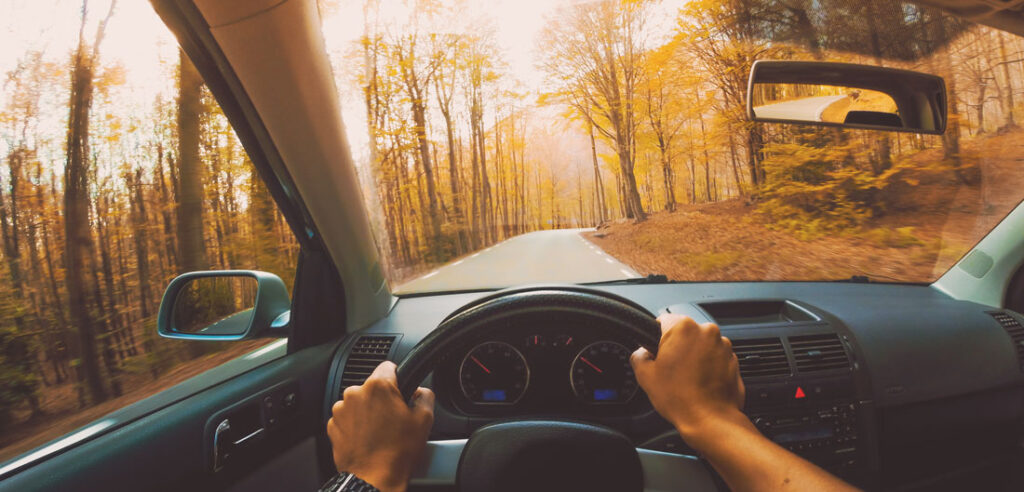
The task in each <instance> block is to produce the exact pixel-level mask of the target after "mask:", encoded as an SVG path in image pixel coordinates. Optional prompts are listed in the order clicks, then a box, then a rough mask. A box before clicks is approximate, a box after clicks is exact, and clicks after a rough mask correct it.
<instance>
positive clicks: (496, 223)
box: [321, 0, 1024, 293]
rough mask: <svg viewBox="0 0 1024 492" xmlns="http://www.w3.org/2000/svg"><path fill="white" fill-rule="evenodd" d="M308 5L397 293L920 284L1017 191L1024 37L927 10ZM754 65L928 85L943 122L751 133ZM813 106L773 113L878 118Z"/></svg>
mask: <svg viewBox="0 0 1024 492" xmlns="http://www.w3.org/2000/svg"><path fill="white" fill-rule="evenodd" d="M321 10H322V13H323V14H324V33H325V37H326V42H327V47H328V51H329V52H330V54H331V56H332V63H333V65H334V67H335V71H336V75H337V84H338V87H339V90H340V92H341V94H342V100H343V106H344V109H343V111H344V117H345V121H346V124H347V131H348V138H349V142H350V143H351V146H352V149H353V153H354V156H355V159H356V162H357V165H358V168H359V172H360V178H361V180H362V183H363V193H364V196H365V199H366V203H367V208H368V209H369V212H370V220H371V222H372V225H373V229H374V231H375V232H376V240H377V244H378V247H379V249H380V252H381V256H382V258H383V262H384V268H385V271H386V272H387V275H388V277H389V279H390V280H391V283H392V286H393V287H394V288H395V290H396V291H397V292H398V293H412V292H434V291H450V290H463V289H476V288H497V287H505V286H509V285H515V284H522V283H537V282H573V283H585V282H606V281H617V280H628V279H636V278H639V277H642V276H646V275H649V274H661V275H665V276H667V278H668V279H669V280H682V281H731V280H743V281H767V280H837V279H849V278H851V277H853V276H866V277H868V278H870V279H871V280H873V281H875V280H877V281H898V282H931V281H934V280H935V279H937V278H938V277H939V276H940V275H941V274H942V273H943V272H945V271H946V270H947V269H948V268H950V267H951V266H952V265H953V264H954V263H955V262H956V261H957V260H958V259H959V258H960V257H961V256H962V255H963V254H964V253H966V252H967V251H968V250H969V249H970V248H971V247H972V246H973V245H974V244H976V243H977V242H978V241H979V240H980V239H981V238H982V237H983V236H984V235H985V234H987V233H988V231H990V230H991V229H992V228H993V227H994V226H995V225H996V224H997V223H998V222H999V221H1000V220H1001V219H1002V218H1003V217H1004V216H1005V215H1006V214H1008V213H1009V212H1010V211H1011V210H1012V209H1013V208H1014V207H1015V206H1016V205H1017V204H1018V203H1019V202H1020V200H1021V198H1022V196H1024V173H1022V172H1021V169H1020V167H1021V164H1022V161H1024V146H1022V145H1021V144H1020V143H1019V142H1020V141H1021V137H1024V130H1022V129H1021V128H1020V127H1019V126H1018V123H1017V121H1018V120H1019V119H1020V118H1024V114H1022V113H1021V112H1020V111H1021V108H1020V101H1021V98H1022V95H1021V91H1022V89H1024V63H1022V58H1024V57H1022V56H1021V55H1022V48H1024V43H1022V40H1021V39H1020V38H1019V37H1017V36H1015V35H1011V34H1008V33H1004V32H1001V31H997V30H994V29H991V28H987V27H984V26H979V25H973V24H970V23H968V22H966V21H964V20H961V19H958V18H955V17H952V16H950V15H949V14H946V13H943V12H941V11H939V10H936V9H932V8H924V7H918V6H915V5H911V4H903V3H899V2H888V1H882V2H868V1H861V0H827V1H825V0H821V1H804V0H796V1H792V2H779V1H772V0H753V1H746V2H731V1H725V0H700V1H690V2H667V1H666V2H656V1H635V0H628V1H627V0H621V1H616V0H609V1H594V2H583V3H581V2H568V1H564V2H557V1H550V0H530V1H524V0H495V1H491V2H477V3H470V2H462V1H451V2H448V1H430V2H426V1H423V2H417V1H412V0H409V1H390V0H380V1H376V0H365V1H363V0H358V1H357V0H341V1H339V2H324V3H323V4H322V5H321ZM769 59H770V60H820V61H837V62H850V63H861V64H872V65H882V66H887V67H895V68H903V69H909V70H916V71H920V72H926V73H931V74H936V75H939V76H942V77H943V78H944V79H945V81H946V85H947V94H948V99H949V124H948V129H947V131H946V133H945V134H944V135H941V136H932V135H916V134H910V133H885V132H879V131H871V130H838V129H834V128H822V127H808V126H794V125H786V124H777V123H752V122H749V121H747V119H746V112H745V99H746V88H747V78H748V75H749V73H750V66H751V64H752V63H753V62H754V61H755V60H769ZM821 94H826V95H827V96H820V97H814V98H808V99H807V100H803V101H799V102H798V103H797V104H794V103H793V102H789V103H788V107H786V108H785V111H790V112H792V111H797V112H801V114H800V117H801V119H805V118H806V119H817V120H824V121H832V118H842V114H845V112H847V111H851V110H858V109H860V110H864V109H868V110H876V109H877V108H884V107H888V105H889V103H890V102H891V101H887V100H885V98H884V97H878V96H884V95H882V94H880V93H875V94H871V93H870V91H865V92H861V93H856V92H854V93H851V92H846V93H844V92H841V91H831V92H821ZM773 102H775V101H773ZM758 104H766V103H765V102H759V103H758ZM778 104H781V105H787V102H786V101H782V102H781V103H778ZM780 107H781V106H780ZM772 109H774V107H773V108H772ZM804 113H806V114H804ZM837 115H838V116H837Z"/></svg>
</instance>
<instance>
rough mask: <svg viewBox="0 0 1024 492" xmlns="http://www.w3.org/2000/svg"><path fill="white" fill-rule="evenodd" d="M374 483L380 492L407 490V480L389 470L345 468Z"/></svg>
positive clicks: (363, 479) (371, 483) (361, 478)
mask: <svg viewBox="0 0 1024 492" xmlns="http://www.w3.org/2000/svg"><path fill="white" fill-rule="evenodd" d="M344 471H346V472H348V473H351V474H353V475H355V476H357V477H359V479H360V480H362V481H364V482H366V483H368V484H370V485H373V486H374V487H376V488H377V490H379V491H380V492H405V489H406V486H407V485H408V484H407V480H403V479H402V478H401V477H396V476H395V475H394V474H393V473H391V472H390V471H388V470H344Z"/></svg>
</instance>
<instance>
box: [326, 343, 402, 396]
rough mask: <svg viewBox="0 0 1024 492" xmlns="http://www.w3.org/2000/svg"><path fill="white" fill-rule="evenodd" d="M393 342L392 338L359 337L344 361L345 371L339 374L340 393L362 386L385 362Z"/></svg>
mask: <svg viewBox="0 0 1024 492" xmlns="http://www.w3.org/2000/svg"><path fill="white" fill-rule="evenodd" d="M394 342H395V337H393V336H362V337H359V340H356V344H355V346H353V347H352V350H351V351H350V352H349V354H348V360H346V361H345V370H344V371H343V372H342V373H341V391H345V388H348V387H349V386H353V385H357V384H363V382H364V381H366V378H368V377H370V374H372V373H373V370H374V369H375V368H376V367H377V366H378V365H379V364H380V363H381V362H384V361H385V360H387V358H388V353H390V352H391V344H393V343H394ZM338 396H341V395H338Z"/></svg>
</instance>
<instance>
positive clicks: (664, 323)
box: [658, 313, 682, 337]
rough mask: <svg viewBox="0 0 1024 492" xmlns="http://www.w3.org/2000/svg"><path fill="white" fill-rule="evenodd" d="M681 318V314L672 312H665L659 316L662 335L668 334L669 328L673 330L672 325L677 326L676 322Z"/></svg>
mask: <svg viewBox="0 0 1024 492" xmlns="http://www.w3.org/2000/svg"><path fill="white" fill-rule="evenodd" d="M679 318H682V316H680V315H678V314H671V313H665V314H663V315H661V316H658V323H660V324H661V336H662V337H664V336H665V335H666V334H668V332H669V330H671V329H672V327H673V326H675V324H676V323H678V322H679V321H681V320H680V319H679Z"/></svg>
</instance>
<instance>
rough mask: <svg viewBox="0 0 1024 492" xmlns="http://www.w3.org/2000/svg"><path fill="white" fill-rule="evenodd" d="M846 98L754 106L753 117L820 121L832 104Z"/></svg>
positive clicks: (812, 98) (811, 99) (816, 98)
mask: <svg viewBox="0 0 1024 492" xmlns="http://www.w3.org/2000/svg"><path fill="white" fill-rule="evenodd" d="M845 97H846V96H817V97H805V98H803V99H794V100H792V101H785V102H780V103H775V104H766V105H764V106H754V115H756V116H757V117H758V118H773V119H778V120H797V121H821V114H822V113H824V112H825V109H827V108H828V107H829V106H830V105H831V104H832V103H834V102H836V101H838V100H840V99H843V98H845Z"/></svg>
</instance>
